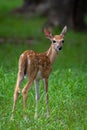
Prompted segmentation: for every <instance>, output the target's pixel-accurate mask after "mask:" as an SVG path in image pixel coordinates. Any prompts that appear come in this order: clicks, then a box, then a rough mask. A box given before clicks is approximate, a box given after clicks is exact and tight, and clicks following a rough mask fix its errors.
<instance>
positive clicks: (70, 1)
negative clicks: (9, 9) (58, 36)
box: [19, 0, 87, 30]
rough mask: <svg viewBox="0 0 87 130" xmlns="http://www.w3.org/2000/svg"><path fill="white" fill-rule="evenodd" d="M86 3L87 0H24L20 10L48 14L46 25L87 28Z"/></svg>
mask: <svg viewBox="0 0 87 130" xmlns="http://www.w3.org/2000/svg"><path fill="white" fill-rule="evenodd" d="M86 5H87V0H24V4H23V6H22V7H21V8H20V10H19V11H20V12H29V13H30V12H33V14H34V15H35V14H38V15H46V16H47V22H46V23H45V26H64V25H67V26H68V27H71V28H73V29H76V30H79V29H80V30H82V29H85V28H86V23H85V21H84V17H85V13H86V12H87V8H86ZM86 29H87V28H86Z"/></svg>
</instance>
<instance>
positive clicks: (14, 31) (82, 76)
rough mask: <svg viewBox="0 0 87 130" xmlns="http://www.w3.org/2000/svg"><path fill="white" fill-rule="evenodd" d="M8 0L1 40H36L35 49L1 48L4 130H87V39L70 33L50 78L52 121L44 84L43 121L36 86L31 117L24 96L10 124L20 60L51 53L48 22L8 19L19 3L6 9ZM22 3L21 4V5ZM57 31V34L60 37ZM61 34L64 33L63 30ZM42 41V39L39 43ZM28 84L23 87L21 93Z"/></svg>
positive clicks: (1, 123) (0, 102) (29, 104)
mask: <svg viewBox="0 0 87 130" xmlns="http://www.w3.org/2000/svg"><path fill="white" fill-rule="evenodd" d="M5 2H6V0H3V1H2V4H1V1H0V7H4V6H5V10H3V8H1V9H0V10H1V11H3V12H4V13H3V16H2V15H1V16H0V17H1V21H0V36H3V37H10V36H11V37H27V36H34V38H36V39H34V41H33V43H32V44H31V45H28V44H25V43H23V44H18V45H17V44H9V43H6V42H5V43H3V44H1V45H0V130H86V129H87V57H86V53H87V45H86V44H87V36H86V34H84V33H76V32H73V31H70V30H68V33H67V35H66V36H65V43H64V46H63V50H62V51H61V52H60V54H59V57H58V58H57V60H56V62H55V64H54V65H53V72H52V73H51V75H50V78H49V107H50V117H49V118H46V116H45V113H46V106H45V100H44V92H43V87H42V82H41V83H40V95H41V98H40V102H39V118H38V120H34V113H35V92H34V85H33V86H32V88H31V90H30V92H29V95H28V102H27V110H26V113H27V116H28V118H29V121H28V122H26V121H25V120H24V118H23V113H24V111H23V102H22V94H21V93H20V96H19V99H18V102H17V105H16V110H15V116H14V121H10V117H11V110H12V105H13V93H14V88H15V84H16V78H17V70H18V59H19V56H20V54H21V53H22V52H23V51H24V50H27V49H33V50H35V51H38V52H41V51H45V50H47V49H48V47H49V46H50V42H49V41H48V40H46V39H45V36H44V34H43V33H42V31H41V26H42V24H43V23H44V20H45V19H41V18H39V17H35V18H31V19H29V18H26V17H21V16H10V15H7V16H6V10H8V11H9V10H10V9H12V8H13V7H16V5H17V2H18V1H17V0H15V1H14V2H12V1H11V0H10V1H9V3H10V4H7V5H6V3H5ZM19 2H20V3H21V0H20V1H19ZM57 32H58V30H55V32H54V33H57ZM59 32H60V30H59ZM37 37H39V39H37ZM26 82H27V81H26V80H25V81H24V82H23V84H22V86H21V90H22V88H23V86H24V85H25V83H26Z"/></svg>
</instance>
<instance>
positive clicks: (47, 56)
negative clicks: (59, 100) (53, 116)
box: [12, 26, 67, 117]
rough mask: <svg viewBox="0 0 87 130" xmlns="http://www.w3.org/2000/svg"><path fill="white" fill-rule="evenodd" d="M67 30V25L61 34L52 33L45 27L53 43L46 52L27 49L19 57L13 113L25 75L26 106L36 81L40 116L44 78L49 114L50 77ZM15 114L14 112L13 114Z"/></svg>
mask: <svg viewBox="0 0 87 130" xmlns="http://www.w3.org/2000/svg"><path fill="white" fill-rule="evenodd" d="M66 32H67V27H66V26H65V27H64V28H63V30H62V32H61V34H60V35H54V36H53V35H52V33H51V32H50V31H49V30H48V29H45V30H44V33H45V35H46V37H47V38H48V39H50V40H51V42H52V44H51V46H50V48H49V49H48V50H47V51H46V52H44V53H36V52H34V51H33V50H27V51H25V52H24V53H22V54H21V56H20V58H19V68H18V77H17V84H16V88H15V91H14V103H13V109H12V113H13V112H14V109H15V105H16V101H17V99H18V95H19V93H20V85H21V82H22V80H23V79H24V76H27V77H28V82H27V84H26V86H25V87H24V88H23V90H22V94H23V102H24V108H26V101H27V96H28V91H29V90H30V88H31V86H32V83H33V82H34V83H35V91H36V110H35V117H37V116H38V100H39V97H40V96H39V81H40V79H42V80H43V81H44V91H45V98H46V109H47V116H49V109H48V78H49V75H50V73H51V70H52V64H53V63H54V61H55V59H56V57H57V55H58V52H59V51H60V50H61V49H62V45H63V43H64V35H65V33H66ZM12 116H13V114H12Z"/></svg>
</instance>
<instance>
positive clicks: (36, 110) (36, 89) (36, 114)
mask: <svg viewBox="0 0 87 130" xmlns="http://www.w3.org/2000/svg"><path fill="white" fill-rule="evenodd" d="M34 84H35V93H36V108H35V116H34V118H35V119H37V118H38V101H39V98H40V95H39V80H34Z"/></svg>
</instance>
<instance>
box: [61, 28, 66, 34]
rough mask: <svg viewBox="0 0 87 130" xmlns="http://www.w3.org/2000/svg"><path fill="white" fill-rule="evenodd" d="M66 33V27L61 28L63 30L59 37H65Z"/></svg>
mask: <svg viewBox="0 0 87 130" xmlns="http://www.w3.org/2000/svg"><path fill="white" fill-rule="evenodd" d="M66 32H67V26H65V27H64V28H63V30H62V32H61V35H63V36H64V35H65V34H66Z"/></svg>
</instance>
